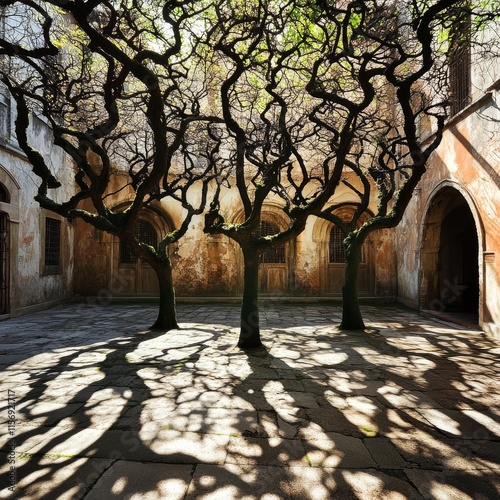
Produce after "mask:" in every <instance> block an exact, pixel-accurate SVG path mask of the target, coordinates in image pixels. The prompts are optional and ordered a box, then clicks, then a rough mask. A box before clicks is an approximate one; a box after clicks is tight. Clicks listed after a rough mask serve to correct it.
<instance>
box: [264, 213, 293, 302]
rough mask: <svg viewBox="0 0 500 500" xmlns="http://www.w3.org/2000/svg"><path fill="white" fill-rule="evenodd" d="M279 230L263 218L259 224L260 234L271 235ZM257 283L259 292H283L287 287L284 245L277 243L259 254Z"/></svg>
mask: <svg viewBox="0 0 500 500" xmlns="http://www.w3.org/2000/svg"><path fill="white" fill-rule="evenodd" d="M278 232H279V228H278V226H276V225H275V224H273V223H272V222H269V221H266V220H263V221H262V222H261V226H260V234H261V236H271V235H273V234H276V233H278ZM259 283H260V292H261V293H264V294H266V293H277V292H284V291H285V290H287V288H288V272H287V264H286V247H285V245H279V246H277V247H274V248H271V249H269V250H268V251H267V252H265V253H263V254H262V255H261V256H260V269H259Z"/></svg>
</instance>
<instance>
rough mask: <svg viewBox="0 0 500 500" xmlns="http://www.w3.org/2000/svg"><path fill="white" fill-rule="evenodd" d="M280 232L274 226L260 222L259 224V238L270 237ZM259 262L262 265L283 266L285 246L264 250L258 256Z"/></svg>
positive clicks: (263, 221) (270, 223)
mask: <svg viewBox="0 0 500 500" xmlns="http://www.w3.org/2000/svg"><path fill="white" fill-rule="evenodd" d="M279 232H280V230H279V228H278V226H276V224H273V223H272V222H269V221H266V220H262V221H261V223H260V236H261V237H264V236H272V235H273V234H277V233H279ZM260 262H261V263H263V264H284V263H285V245H284V244H283V245H277V246H275V247H273V248H270V249H269V250H266V251H265V252H264V253H263V254H261V256H260Z"/></svg>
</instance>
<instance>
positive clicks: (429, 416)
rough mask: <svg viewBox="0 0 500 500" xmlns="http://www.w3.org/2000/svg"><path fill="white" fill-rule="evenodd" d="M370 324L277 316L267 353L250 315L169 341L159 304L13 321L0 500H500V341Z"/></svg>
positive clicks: (203, 316)
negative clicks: (352, 328) (361, 327)
mask: <svg viewBox="0 0 500 500" xmlns="http://www.w3.org/2000/svg"><path fill="white" fill-rule="evenodd" d="M264 302H265V301H264ZM363 310H364V317H365V320H366V322H367V326H368V327H369V329H370V333H361V332H352V333H345V332H340V331H339V330H338V329H337V328H336V326H335V325H338V324H339V320H340V309H339V308H338V307H337V306H332V305H326V304H325V305H299V304H288V305H286V304H282V305H277V304H273V303H272V302H268V303H267V305H266V306H265V307H264V308H263V312H262V318H261V319H262V337H263V341H264V343H265V345H266V348H267V349H265V350H264V349H262V350H257V351H255V352H251V353H250V352H242V351H240V350H239V349H237V348H236V347H235V345H236V342H237V337H238V314H239V310H238V307H237V306H236V305H232V306H231V305H228V306H223V305H209V306H208V305H182V304H181V305H180V306H179V307H178V315H179V320H180V322H181V329H180V330H175V331H172V332H168V333H164V332H152V331H149V330H148V326H149V325H150V324H152V322H153V321H154V319H155V314H156V307H155V306H154V305H152V306H149V305H147V306H140V305H120V306H119V305H116V306H108V307H94V306H91V305H81V304H80V305H78V304H76V305H66V306H60V307H57V308H54V309H50V310H47V311H44V312H40V313H36V314H32V315H30V316H24V317H21V318H17V319H12V320H8V321H5V322H3V323H0V337H1V350H0V366H1V373H2V376H1V394H2V398H3V403H2V414H1V415H2V422H1V425H2V427H3V432H2V433H0V436H1V439H2V454H1V463H0V464H1V477H2V484H1V489H0V498H22V499H25V500H28V499H51V500H52V499H80V498H85V499H86V500H102V499H167V500H173V499H195V498H200V499H201V498H203V499H214V500H219V499H222V500H224V499H265V500H270V499H288V498H293V499H300V500H302V499H311V500H321V499H331V498H334V499H341V500H343V499H370V500H373V499H391V500H392V499H406V498H430V499H457V500H458V499H460V500H464V499H469V498H470V499H474V500H478V499H497V498H499V497H500V491H499V490H500V477H499V471H500V465H499V462H500V423H499V417H500V391H499V388H500V387H499V385H500V384H499V377H498V374H499V371H500V366H499V364H498V359H499V354H500V346H499V344H498V343H494V342H493V341H492V340H489V339H487V338H486V337H485V336H484V334H483V333H481V332H479V331H474V330H468V329H466V328H464V327H459V326H456V325H452V324H450V323H444V322H437V321H435V320H432V319H426V318H423V317H421V316H419V315H418V314H416V313H415V312H411V311H408V310H405V309H402V308H397V307H373V306H366V307H364V309H363ZM9 394H10V396H11V400H10V401H9V398H8V395H9ZM12 398H13V399H15V431H14V434H15V438H14V441H13V440H12V439H13V438H12V436H10V435H9V432H8V431H9V430H12V420H11V424H9V422H8V419H9V414H8V412H7V405H8V402H12ZM11 416H12V413H11ZM9 425H10V427H9ZM14 448H15V453H16V458H15V467H16V481H17V489H16V491H15V492H14V493H12V492H11V491H9V489H8V487H9V485H10V483H9V478H10V479H12V476H9V474H8V472H9V467H10V464H9V463H8V461H9V458H10V457H12V456H13V455H12V453H11V452H12V451H14V450H13V449H14Z"/></svg>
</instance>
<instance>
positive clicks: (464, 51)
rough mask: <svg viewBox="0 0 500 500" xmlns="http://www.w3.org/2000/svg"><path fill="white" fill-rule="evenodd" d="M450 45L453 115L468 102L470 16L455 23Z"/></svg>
mask: <svg viewBox="0 0 500 500" xmlns="http://www.w3.org/2000/svg"><path fill="white" fill-rule="evenodd" d="M450 46H451V50H450V58H449V72H450V94H451V95H450V99H451V113H452V115H455V114H457V113H458V112H459V111H461V110H462V109H464V108H465V107H466V106H467V105H468V104H470V95H471V54H470V16H467V17H466V18H465V19H462V20H460V21H458V22H457V23H456V25H455V29H454V30H453V33H452V36H451V40H450Z"/></svg>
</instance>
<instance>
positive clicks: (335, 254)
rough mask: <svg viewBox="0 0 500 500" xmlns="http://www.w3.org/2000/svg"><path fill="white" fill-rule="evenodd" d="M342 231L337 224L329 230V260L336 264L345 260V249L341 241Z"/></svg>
mask: <svg viewBox="0 0 500 500" xmlns="http://www.w3.org/2000/svg"><path fill="white" fill-rule="evenodd" d="M344 239H345V236H344V233H343V232H342V231H341V229H339V228H338V227H337V226H333V227H332V230H331V231H330V242H329V245H328V251H329V255H330V257H329V262H330V264H338V263H344V262H345V249H344V244H343V241H344Z"/></svg>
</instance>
